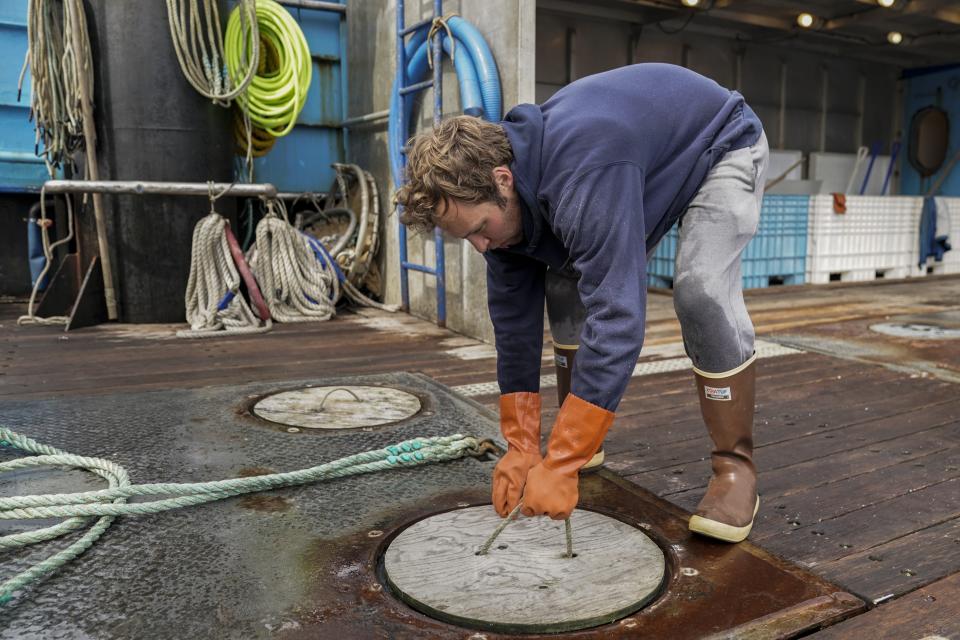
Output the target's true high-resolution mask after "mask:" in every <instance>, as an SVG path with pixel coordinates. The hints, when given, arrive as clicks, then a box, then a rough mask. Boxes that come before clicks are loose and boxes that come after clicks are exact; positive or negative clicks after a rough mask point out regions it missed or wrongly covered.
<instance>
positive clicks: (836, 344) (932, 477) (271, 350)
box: [0, 277, 960, 638]
mask: <svg viewBox="0 0 960 640" xmlns="http://www.w3.org/2000/svg"><path fill="white" fill-rule="evenodd" d="M748 306H749V308H750V311H751V315H752V317H753V319H754V322H755V324H756V325H757V328H758V334H759V335H760V336H761V337H762V338H763V339H764V340H766V341H768V342H773V343H780V344H785V345H788V346H792V347H795V348H798V349H801V350H802V352H800V353H794V354H788V355H778V356H776V357H770V358H765V359H762V360H761V361H760V362H759V365H758V383H757V388H758V397H757V403H758V413H757V428H756V440H757V445H758V446H757V453H756V458H757V462H758V466H759V469H760V472H761V475H760V488H761V492H762V500H763V502H762V505H761V510H760V513H759V515H758V520H757V524H756V526H755V528H754V532H753V533H752V535H751V537H750V540H751V541H752V542H753V543H755V544H756V545H758V546H759V547H761V548H763V549H765V550H766V551H769V552H770V553H772V554H775V555H777V556H780V557H782V558H784V559H786V560H789V561H791V562H793V563H795V564H797V565H798V566H800V567H803V568H806V569H807V570H809V571H811V572H812V573H814V574H816V575H818V576H821V577H822V578H824V579H826V580H829V581H831V582H833V583H836V584H838V585H840V586H841V587H842V588H843V589H844V590H846V591H849V592H850V593H853V594H855V595H857V596H859V597H861V598H862V599H863V600H865V601H867V602H869V603H878V606H876V608H875V609H874V610H872V611H869V612H866V613H862V614H860V615H856V616H854V617H853V618H852V619H850V620H848V621H847V622H844V623H842V624H840V625H836V626H833V627H830V628H829V629H828V630H824V631H821V632H819V633H817V634H815V635H816V637H820V636H821V635H822V636H823V637H824V638H855V637H865V636H869V635H874V636H877V637H913V635H907V636H904V635H902V634H900V632H899V631H898V630H900V629H906V628H907V627H903V626H902V625H904V624H906V622H905V620H909V619H912V618H911V616H912V617H913V618H915V619H917V620H922V625H921V624H920V623H918V624H917V626H911V627H909V628H910V629H912V630H916V633H920V630H924V631H925V632H924V633H920V635H916V637H918V638H920V637H923V636H924V635H940V636H942V637H946V638H953V637H960V622H957V620H960V605H958V599H957V598H956V593H957V575H958V573H960V386H958V378H960V340H935V341H931V340H920V339H908V338H896V337H892V336H887V335H882V334H879V333H875V332H872V331H870V329H869V327H870V326H871V325H872V324H875V323H877V322H905V323H911V322H914V323H916V322H924V323H932V324H936V325H938V326H942V327H945V328H949V327H953V328H960V318H958V316H960V313H958V312H960V278H957V277H938V278H928V279H925V280H918V281H901V282H887V283H881V284H866V285H836V286H826V287H794V288H781V289H775V290H761V291H758V292H756V293H751V294H749V295H748ZM22 309H23V307H22V305H18V304H0V326H2V328H0V408H3V407H9V406H12V404H11V403H13V404H16V403H21V402H25V401H41V400H45V399H55V398H59V399H60V401H61V402H63V401H69V398H70V397H77V400H78V402H81V400H82V401H83V402H88V401H89V398H90V397H96V396H102V395H105V394H116V393H139V392H143V391H148V390H176V389H198V388H202V387H207V386H211V385H241V384H248V383H269V382H270V381H289V380H295V379H316V378H326V377H330V376H348V375H350V376H352V375H358V374H380V373H388V372H397V371H408V372H419V373H423V374H425V375H427V376H430V377H431V378H433V379H434V380H436V381H437V382H439V383H441V384H443V385H446V386H450V387H458V386H462V385H468V384H476V383H486V382H491V381H493V380H494V379H495V360H494V357H493V350H492V348H490V347H489V346H488V345H484V344H482V343H479V342H477V341H475V340H472V339H468V338H464V337H462V336H459V335H457V334H455V333H452V332H449V331H445V330H441V329H437V328H435V327H433V326H432V325H430V324H429V323H426V322H423V321H420V320H417V319H414V318H412V317H409V316H400V315H390V314H385V313H381V312H369V311H363V312H361V313H357V314H343V315H341V316H340V317H339V318H337V319H336V320H335V321H333V322H329V323H322V324H317V325H310V326H305V325H298V326H281V327H278V328H277V329H276V330H275V331H273V332H272V333H270V334H266V335H263V336H256V337H253V336H251V337H238V338H229V339H210V340H203V341H192V342H185V341H181V340H177V339H176V338H173V337H172V327H169V326H155V327H144V326H137V327H134V326H112V327H97V328H91V329H86V330H81V331H78V332H73V333H71V334H68V335H66V336H64V335H63V334H62V333H61V332H60V331H59V330H57V329H56V328H46V327H29V328H28V327H20V328H18V327H16V326H15V323H14V320H15V317H16V315H17V314H18V313H20V312H22ZM648 318H649V330H648V333H647V340H646V346H647V347H648V349H646V350H645V353H644V354H642V356H641V359H653V360H658V359H664V358H671V357H676V354H677V346H676V345H677V343H678V341H679V327H678V325H677V323H676V318H675V316H674V315H673V312H672V307H671V301H670V298H669V296H666V295H652V296H651V302H650V308H649V311H648ZM650 354H652V355H650ZM658 354H661V355H658ZM544 365H545V366H544V370H543V373H544V374H549V373H551V372H552V371H551V369H552V367H551V366H549V365H550V358H549V354H548V352H547V350H545V351H544ZM544 391H545V406H551V407H552V404H553V403H552V402H551V399H552V395H551V394H552V390H550V389H545V390H544ZM81 396H82V397H83V399H81V398H80V397H81ZM474 400H476V401H478V402H480V403H482V404H484V405H486V406H487V407H489V408H493V409H495V408H496V396H495V395H494V394H487V395H479V396H475V397H474ZM59 406H65V405H59ZM554 413H555V409H553V408H550V409H549V410H548V411H547V415H546V416H545V420H544V421H545V424H549V421H550V419H551V417H552V416H553V415H554ZM37 419H38V420H42V419H43V416H42V415H38V416H37ZM52 444H56V443H52ZM606 449H607V452H608V469H609V470H610V471H613V472H616V473H617V474H619V475H620V476H621V477H623V478H626V479H627V480H629V481H630V482H633V483H635V484H637V485H639V486H642V487H645V488H646V489H649V490H650V491H652V492H653V493H655V494H657V495H658V496H661V497H663V498H665V499H666V500H669V501H670V502H672V503H674V504H675V505H677V506H679V507H680V508H682V509H687V510H690V509H692V508H693V507H694V506H695V504H696V502H697V500H698V499H699V496H700V494H701V492H702V490H703V487H704V486H705V482H706V479H707V475H708V473H709V460H708V455H709V444H708V441H707V438H706V435H705V433H704V431H703V427H702V425H701V424H700V422H699V412H698V410H697V407H696V400H695V396H694V393H693V383H692V379H691V376H690V374H689V372H688V371H672V372H666V373H659V374H652V375H643V376H638V377H635V378H634V379H633V380H632V382H631V384H630V385H629V387H628V390H627V394H626V396H625V397H624V401H623V403H622V405H621V408H620V411H619V412H618V419H617V422H616V423H615V426H614V428H613V429H612V431H611V434H610V436H609V438H608V441H607V445H606ZM135 481H138V479H136V478H135ZM926 630H929V631H926ZM885 634H889V635H885ZM911 634H913V631H911Z"/></svg>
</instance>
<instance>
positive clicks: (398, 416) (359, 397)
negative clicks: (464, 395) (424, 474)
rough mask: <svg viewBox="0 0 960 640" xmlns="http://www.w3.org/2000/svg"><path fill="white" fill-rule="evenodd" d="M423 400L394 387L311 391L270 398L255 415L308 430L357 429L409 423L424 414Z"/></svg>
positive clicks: (254, 409)
mask: <svg viewBox="0 0 960 640" xmlns="http://www.w3.org/2000/svg"><path fill="white" fill-rule="evenodd" d="M420 408H421V405H420V399H419V398H418V397H417V396H415V395H413V394H410V393H407V392H406V391H401V390H400V389H394V388H391V387H372V386H340V387H308V388H306V389H297V390H295V391H283V392H280V393H275V394H273V395H269V396H267V397H265V398H263V399H262V400H260V401H259V402H257V403H256V404H255V405H254V406H253V413H254V415H256V416H258V417H260V418H263V419H264V420H269V421H271V422H276V423H278V424H282V425H290V426H295V427H303V428H305V429H356V428H360V427H376V426H381V425H385V424H391V423H394V422H398V421H400V420H405V419H407V418H409V417H411V416H414V415H416V414H417V413H418V412H419V411H420Z"/></svg>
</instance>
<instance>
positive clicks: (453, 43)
mask: <svg viewBox="0 0 960 640" xmlns="http://www.w3.org/2000/svg"><path fill="white" fill-rule="evenodd" d="M459 15H460V14H459V13H457V12H455V11H454V12H451V13H448V14H447V15H445V16H439V17H436V18H434V19H433V22H431V23H430V31H428V32H427V45H428V46H427V65H428V66H429V67H430V68H431V69H433V39H434V38H435V37H437V36H438V35H439V34H440V30H441V29H442V30H443V31H446V32H447V37H448V38H449V39H450V61H451V62H453V59H454V58H453V56H454V54H455V53H456V51H457V40H456V39H455V38H454V37H453V31H451V30H450V25H448V24H447V20H449V19H450V18H453V17H455V16H459Z"/></svg>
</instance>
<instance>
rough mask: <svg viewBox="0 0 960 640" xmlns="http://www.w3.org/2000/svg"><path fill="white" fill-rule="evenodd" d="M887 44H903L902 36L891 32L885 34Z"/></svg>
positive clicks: (897, 32) (896, 32)
mask: <svg viewBox="0 0 960 640" xmlns="http://www.w3.org/2000/svg"><path fill="white" fill-rule="evenodd" d="M887 42H889V43H890V44H900V43H901V42H903V34H902V33H900V32H899V31H891V32H890V33H888V34H887Z"/></svg>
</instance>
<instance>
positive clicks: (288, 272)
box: [248, 200, 340, 322]
mask: <svg viewBox="0 0 960 640" xmlns="http://www.w3.org/2000/svg"><path fill="white" fill-rule="evenodd" d="M278 207H279V208H281V210H282V207H283V205H282V203H275V202H274V201H272V200H271V201H268V202H267V214H266V215H265V216H264V218H263V220H261V221H260V224H258V225H257V239H256V243H255V245H254V250H253V252H252V253H251V255H250V257H249V259H248V262H249V263H250V268H251V270H252V271H253V272H254V274H255V275H256V276H257V281H258V282H259V283H260V289H261V291H262V292H263V297H264V300H265V301H266V303H267V307H268V308H269V309H270V315H272V316H273V318H274V319H275V320H277V321H278V322H316V321H323V320H329V319H330V318H332V317H333V316H334V315H335V314H336V302H337V300H338V299H339V297H340V285H339V278H338V274H337V270H336V267H335V266H334V265H333V263H332V262H328V261H327V259H326V257H325V256H324V252H323V251H319V250H317V251H315V250H314V248H313V247H312V246H311V240H310V238H308V237H307V236H306V235H305V234H303V233H301V232H299V231H297V230H296V229H295V228H294V227H293V226H291V225H290V224H289V223H288V222H287V220H286V217H285V216H280V215H279V214H278V213H277V208H278ZM315 242H316V241H315Z"/></svg>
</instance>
